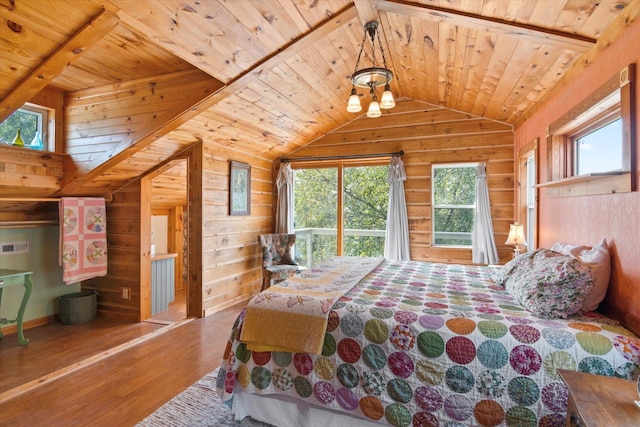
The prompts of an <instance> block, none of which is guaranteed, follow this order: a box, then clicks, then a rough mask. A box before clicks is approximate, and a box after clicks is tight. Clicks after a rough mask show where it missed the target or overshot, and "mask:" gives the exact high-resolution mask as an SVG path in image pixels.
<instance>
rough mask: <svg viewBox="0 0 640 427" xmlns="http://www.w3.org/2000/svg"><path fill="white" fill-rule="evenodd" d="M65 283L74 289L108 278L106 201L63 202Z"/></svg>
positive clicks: (77, 199)
mask: <svg viewBox="0 0 640 427" xmlns="http://www.w3.org/2000/svg"><path fill="white" fill-rule="evenodd" d="M59 210H60V257H59V263H60V265H61V266H62V280H63V281H64V282H65V283H66V284H67V285H70V284H72V283H76V282H79V281H81V280H87V279H91V278H93V277H100V276H105V275H106V274H107V218H106V208H105V202H104V198H99V197H63V198H62V199H60V205H59Z"/></svg>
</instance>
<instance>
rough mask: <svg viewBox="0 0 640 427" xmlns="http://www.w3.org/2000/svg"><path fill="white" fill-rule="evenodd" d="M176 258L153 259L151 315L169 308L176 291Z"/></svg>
mask: <svg viewBox="0 0 640 427" xmlns="http://www.w3.org/2000/svg"><path fill="white" fill-rule="evenodd" d="M174 282H175V258H165V259H159V260H156V261H151V315H152V316H153V315H155V314H158V313H162V312H163V311H166V310H167V309H168V308H169V303H170V302H171V301H173V300H174V299H175V297H176V293H175V284H174Z"/></svg>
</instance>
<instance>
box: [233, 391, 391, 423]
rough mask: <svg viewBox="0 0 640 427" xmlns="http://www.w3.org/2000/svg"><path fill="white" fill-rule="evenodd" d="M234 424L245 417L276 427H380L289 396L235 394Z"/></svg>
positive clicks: (237, 392)
mask: <svg viewBox="0 0 640 427" xmlns="http://www.w3.org/2000/svg"><path fill="white" fill-rule="evenodd" d="M233 411H234V416H235V419H236V420H241V419H243V418H245V417H247V416H249V417H251V418H253V419H255V420H258V421H262V422H265V423H269V424H271V425H274V426H276V427H301V426H304V427H327V426H331V427H380V425H381V424H380V423H375V422H372V421H368V420H364V419H362V418H357V417H355V416H353V415H349V414H347V413H344V412H338V411H334V410H331V409H327V408H320V407H318V406H313V405H309V404H308V403H307V402H303V401H300V400H297V399H293V398H290V397H288V396H280V395H275V394H271V395H266V394H251V393H244V392H243V391H242V390H237V391H236V392H235V393H234V395H233Z"/></svg>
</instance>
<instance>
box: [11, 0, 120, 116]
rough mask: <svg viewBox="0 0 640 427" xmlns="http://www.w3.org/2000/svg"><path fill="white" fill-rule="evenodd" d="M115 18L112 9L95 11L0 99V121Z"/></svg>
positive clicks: (77, 55)
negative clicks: (81, 25)
mask: <svg viewBox="0 0 640 427" xmlns="http://www.w3.org/2000/svg"><path fill="white" fill-rule="evenodd" d="M118 22H119V18H118V17H117V16H116V15H114V14H113V13H111V12H108V11H106V10H105V9H102V10H101V11H100V12H98V13H97V14H96V15H95V16H94V17H93V18H91V19H90V20H89V21H88V22H87V23H86V24H85V25H84V26H83V27H82V28H81V29H80V30H79V31H78V32H77V33H75V34H74V35H73V36H72V37H71V38H70V39H69V40H67V41H66V42H65V43H64V44H63V45H61V46H60V47H59V48H58V49H56V51H55V52H54V53H53V54H51V56H49V57H48V58H47V59H46V60H45V61H44V62H43V63H42V64H40V66H38V67H37V68H36V69H34V70H33V71H32V72H31V73H30V74H29V75H28V76H27V77H26V78H25V79H24V80H22V82H20V84H18V85H16V86H15V87H14V88H13V89H12V90H11V92H9V93H8V94H7V96H5V97H4V99H2V101H1V102H0V122H2V121H4V120H5V119H6V118H7V117H9V116H10V115H11V114H13V112H14V111H16V110H17V109H18V108H20V107H22V105H23V104H24V103H25V102H27V101H29V100H30V99H31V98H33V97H34V96H35V95H36V94H37V93H38V92H40V91H41V90H42V89H44V88H45V87H46V86H47V85H48V84H49V83H51V81H52V80H53V79H55V78H56V76H57V75H58V74H60V73H61V72H62V71H64V69H65V68H67V67H68V66H70V65H71V64H73V63H74V62H75V61H76V60H78V58H80V57H81V56H82V54H83V53H85V52H86V51H87V50H88V49H89V48H90V47H91V46H93V45H94V44H96V43H97V42H99V41H100V40H101V39H102V38H103V37H104V36H105V35H107V34H108V33H109V32H110V31H111V30H113V29H114V28H115V27H116V26H117V25H118Z"/></svg>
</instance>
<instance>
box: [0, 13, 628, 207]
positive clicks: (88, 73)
mask: <svg viewBox="0 0 640 427" xmlns="http://www.w3.org/2000/svg"><path fill="white" fill-rule="evenodd" d="M639 1H640V0H419V1H408V0H296V1H292V0H235V1H229V0H227V1H225V0H207V1H203V0H103V1H100V0H84V1H76V0H55V1H54V0H0V17H1V18H2V21H1V22H0V28H1V33H0V97H1V99H0V120H3V119H4V118H6V117H8V115H9V114H11V112H13V111H14V110H15V109H16V108H18V107H19V106H20V105H22V103H24V102H26V101H28V100H29V99H30V98H31V97H32V96H34V95H35V94H36V93H38V92H39V91H40V90H41V89H42V88H43V87H45V86H46V85H49V87H53V88H56V89H58V90H60V91H63V92H64V93H65V102H66V103H67V105H68V107H67V108H69V109H70V111H69V115H70V116H71V117H75V116H77V117H80V120H81V121H75V122H73V124H72V125H71V124H69V123H67V124H66V129H65V141H66V142H65V152H67V153H68V154H69V155H70V158H71V160H72V161H73V164H74V171H73V173H72V174H71V175H72V176H71V177H69V176H65V184H66V187H64V188H63V189H61V190H60V191H58V192H57V193H56V194H57V195H101V194H100V193H101V192H102V193H107V192H111V191H113V190H114V189H117V188H118V187H119V186H122V185H125V184H126V183H127V182H130V181H131V180H132V179H135V178H136V177H138V176H140V175H142V174H144V173H146V172H147V171H149V170H150V169H152V168H153V167H155V166H157V165H159V164H162V163H163V162H165V161H167V160H168V159H170V158H171V157H172V156H174V155H175V154H176V153H178V152H180V151H181V150H183V149H185V148H186V147H188V146H189V145H190V144H193V143H194V142H195V141H198V140H201V139H206V140H211V141H215V142H216V143H218V144H220V145H223V146H228V147H235V148H239V149H242V150H244V151H246V152H249V153H253V155H255V156H257V157H260V158H266V159H270V160H273V159H277V158H279V157H282V156H284V155H287V154H289V153H291V152H293V151H295V150H296V149H298V148H299V147H302V146H304V145H306V144H308V143H310V142H312V141H314V140H315V139H317V138H320V137H322V136H324V135H326V134H329V133H330V132H332V131H333V130H335V129H337V128H339V127H341V126H344V125H345V124H347V123H349V122H350V121H352V120H354V119H355V118H356V117H357V115H354V114H352V113H348V112H347V111H346V110H345V107H346V100H347V98H348V95H349V92H350V90H351V84H350V75H351V73H352V72H353V71H354V65H355V60H356V58H357V56H358V51H359V47H360V43H361V41H362V36H363V24H364V23H365V22H366V21H369V20H372V19H375V20H378V21H379V22H380V28H381V35H382V39H383V45H384V48H385V54H386V59H387V63H388V65H389V68H391V69H392V70H393V72H394V74H395V78H394V79H393V81H392V90H393V92H394V94H395V95H396V97H397V98H399V99H413V100H418V101H423V102H427V103H430V104H434V105H438V106H442V107H446V108H449V109H452V110H457V111H461V112H466V113H470V114H474V115H477V116H480V117H486V118H489V119H492V120H495V121H498V122H502V123H506V124H510V125H517V123H518V122H519V120H523V119H524V118H526V117H527V115H528V114H530V113H531V111H532V109H533V108H535V107H536V105H537V104H538V103H540V102H541V101H542V100H544V99H545V97H546V96H549V93H550V92H552V90H553V88H554V86H555V85H556V84H557V83H558V82H560V81H561V79H562V77H563V75H565V74H566V73H567V72H568V71H569V70H570V69H571V67H572V66H573V65H574V64H575V63H576V62H577V61H579V60H580V58H581V57H582V56H583V55H587V54H588V53H589V51H591V50H592V49H595V48H596V41H597V40H598V37H599V36H600V35H601V34H602V33H603V32H604V31H605V29H606V28H607V27H608V26H610V25H612V24H614V25H615V19H616V18H617V17H618V16H619V15H621V14H623V13H627V14H628V15H629V14H631V15H630V16H632V17H633V18H634V19H635V16H636V15H637V14H638V9H639V7H640V6H638V2H639ZM630 9H631V12H629V10H630ZM364 61H367V60H363V62H364ZM150 82H152V83H150ZM157 82H161V83H157ZM187 82H191V86H193V87H190V88H189V87H186V86H185V89H184V90H183V89H181V90H180V91H178V92H176V93H172V94H171V95H170V96H172V97H174V98H176V99H177V98H179V93H186V92H184V91H189V90H191V91H193V92H188V94H189V96H188V97H186V98H185V99H182V100H181V101H180V102H178V101H175V102H172V103H171V105H172V106H173V108H174V110H176V109H177V110H179V111H178V112H176V111H172V112H171V113H170V114H169V113H167V114H166V115H165V116H162V121H163V123H154V124H153V126H148V127H142V128H140V129H138V131H137V132H131V131H130V130H128V131H127V132H125V134H126V135H128V137H125V136H121V137H117V138H116V137H114V136H113V135H109V137H106V136H105V134H104V133H105V129H102V130H101V131H98V130H96V129H95V128H91V127H90V126H89V125H88V124H87V123H88V122H89V121H91V119H90V117H95V119H96V120H97V119H98V118H99V117H100V115H102V116H105V117H106V116H107V113H106V112H105V111H106V109H107V107H104V108H103V109H100V104H101V103H104V105H107V103H108V102H110V101H113V100H114V99H118V97H123V94H126V93H132V92H134V91H135V90H141V89H140V88H147V89H149V87H150V88H151V89H150V92H151V93H155V92H154V85H156V84H158V88H159V87H160V86H161V84H164V85H168V86H171V85H187ZM205 86H206V90H205V89H202V88H203V87H205ZM181 87H182V86H181ZM134 88H135V89H134ZM163 96H164V95H163ZM167 96H169V95H167ZM367 97H368V95H366V96H365V95H363V100H365V101H364V102H363V103H364V105H365V106H366V105H368V101H366V98H367ZM183 98H184V97H183ZM163 102H166V100H164V101H163ZM74 108H76V110H75V116H74V110H73V109H74ZM130 108H132V107H130ZM92 113H95V116H91V114H92ZM83 114H85V115H86V117H87V118H86V119H85V120H84V122H87V123H83V122H82V117H83V116H82V115H83ZM110 114H113V113H110ZM129 114H133V113H130V111H123V112H122V113H121V116H122V117H123V119H124V118H128V119H130V117H128V115H129ZM140 114H141V115H140V120H143V119H142V118H143V117H144V115H142V113H140ZM359 114H364V112H363V113H359ZM393 114H400V112H397V111H394V110H388V111H385V112H384V113H383V116H382V118H379V119H375V120H378V121H384V120H385V116H386V115H393ZM103 118H104V117H103ZM372 120H373V119H372ZM114 123H116V124H114V125H113V128H114V129H117V127H118V126H119V125H118V124H117V121H115V120H114ZM380 123H381V122H377V123H376V125H378V126H379V125H380ZM107 131H108V129H107ZM99 132H102V134H100V135H98V133H99ZM114 133H117V132H114ZM65 175H67V172H66V170H65ZM70 178H71V179H70ZM0 185H1V184H0ZM46 193H47V192H46V191H44V190H43V194H42V196H46V195H48V194H46ZM13 206H15V205H13Z"/></svg>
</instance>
